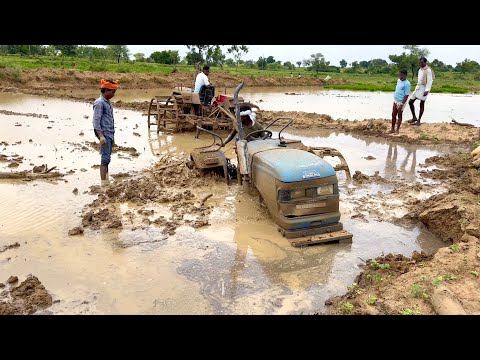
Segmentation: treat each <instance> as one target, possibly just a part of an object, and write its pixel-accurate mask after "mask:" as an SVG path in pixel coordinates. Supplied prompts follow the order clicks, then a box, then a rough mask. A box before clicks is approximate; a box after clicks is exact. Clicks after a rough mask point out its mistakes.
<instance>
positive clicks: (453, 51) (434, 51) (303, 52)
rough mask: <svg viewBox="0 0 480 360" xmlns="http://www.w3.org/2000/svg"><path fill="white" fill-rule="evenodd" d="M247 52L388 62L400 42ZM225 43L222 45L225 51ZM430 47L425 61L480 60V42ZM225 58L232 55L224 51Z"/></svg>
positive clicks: (147, 49) (149, 48) (143, 48)
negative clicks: (477, 43)
mask: <svg viewBox="0 0 480 360" xmlns="http://www.w3.org/2000/svg"><path fill="white" fill-rule="evenodd" d="M127 46H128V49H129V50H130V53H131V54H132V55H133V54H136V53H143V54H144V55H145V56H146V57H148V56H150V54H151V53H152V52H154V51H163V50H178V54H179V55H180V57H181V58H182V59H183V58H184V57H185V55H186V54H187V52H188V51H189V50H188V49H187V47H186V46H185V45H127ZM247 46H248V49H249V51H248V53H247V54H246V55H244V56H243V57H242V60H255V61H256V60H258V58H259V57H261V56H262V57H268V56H273V57H274V58H275V61H281V62H282V63H283V62H286V61H290V62H292V63H296V62H297V61H302V60H304V59H308V58H310V55H312V54H316V53H321V54H322V55H323V56H324V57H325V60H326V61H330V64H331V65H334V66H339V65H340V60H342V59H345V60H346V61H347V63H348V64H350V63H351V62H352V61H363V60H365V61H368V60H372V59H384V60H386V61H388V62H390V60H389V59H388V55H401V54H402V52H404V51H405V50H403V45H247ZM227 47H228V46H225V47H223V49H222V50H223V53H224V54H226V52H227V51H226V49H227ZM420 47H421V48H427V49H428V50H430V55H429V56H428V57H427V59H428V61H433V60H434V59H438V60H440V61H443V62H444V63H445V64H447V65H452V66H455V65H456V64H457V63H459V62H462V61H464V60H465V59H469V60H475V61H476V62H478V63H480V45H420ZM226 55H227V58H229V57H232V56H230V54H226Z"/></svg>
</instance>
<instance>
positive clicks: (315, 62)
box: [307, 53, 330, 73]
mask: <svg viewBox="0 0 480 360" xmlns="http://www.w3.org/2000/svg"><path fill="white" fill-rule="evenodd" d="M307 63H308V66H309V68H308V69H309V70H313V71H315V72H317V73H318V72H321V71H327V69H328V66H329V65H330V61H325V58H324V56H323V55H322V54H321V53H316V54H312V55H310V59H307Z"/></svg>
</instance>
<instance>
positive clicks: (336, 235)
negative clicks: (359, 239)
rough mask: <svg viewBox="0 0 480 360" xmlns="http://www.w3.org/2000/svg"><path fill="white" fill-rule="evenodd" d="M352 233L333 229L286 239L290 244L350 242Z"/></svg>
mask: <svg viewBox="0 0 480 360" xmlns="http://www.w3.org/2000/svg"><path fill="white" fill-rule="evenodd" d="M352 237H353V235H352V234H351V233H349V232H348V231H345V230H339V231H334V232H330V233H325V234H319V235H313V236H309V237H301V238H296V239H288V241H290V244H291V245H292V246H295V247H298V246H306V245H315V244H321V243H325V242H331V241H342V242H352Z"/></svg>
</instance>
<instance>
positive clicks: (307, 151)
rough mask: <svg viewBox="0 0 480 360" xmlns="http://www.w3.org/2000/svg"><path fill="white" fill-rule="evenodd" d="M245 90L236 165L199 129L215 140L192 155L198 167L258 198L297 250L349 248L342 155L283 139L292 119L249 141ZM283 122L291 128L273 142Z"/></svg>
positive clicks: (236, 98)
mask: <svg viewBox="0 0 480 360" xmlns="http://www.w3.org/2000/svg"><path fill="white" fill-rule="evenodd" d="M242 87H243V83H241V84H239V85H238V86H237V88H236V89H235V93H234V96H233V102H234V108H235V121H236V129H238V135H237V139H236V145H235V152H236V154H237V165H235V164H233V163H231V162H230V160H229V159H227V158H226V157H225V154H224V151H223V150H222V148H224V146H225V144H224V142H223V139H222V138H221V136H220V135H218V134H216V133H215V132H213V131H210V130H207V129H205V128H203V127H200V126H198V125H197V134H198V133H199V132H205V133H208V134H210V135H212V137H213V139H214V140H213V143H212V144H211V145H209V146H204V147H200V148H196V149H194V150H193V151H192V152H191V154H190V157H191V160H192V163H193V164H194V166H195V167H197V168H198V169H208V170H214V169H217V170H218V169H219V170H220V173H222V174H223V176H224V177H225V179H226V182H227V184H230V183H231V182H232V180H234V179H235V178H236V180H237V184H238V185H240V186H242V187H243V189H244V190H245V192H246V193H247V194H250V195H259V196H260V199H261V201H263V202H264V203H265V205H266V206H267V208H268V210H269V213H270V214H271V216H272V218H273V220H274V222H275V223H276V225H277V226H278V231H279V232H280V233H281V234H282V235H283V236H285V237H286V238H287V239H288V240H289V242H290V244H291V245H293V246H304V245H313V244H317V243H324V242H332V241H341V242H351V241H352V234H351V233H349V232H347V231H345V230H343V224H342V223H341V222H340V217H341V214H340V211H339V190H338V178H337V174H336V172H337V171H344V172H345V175H346V178H347V179H348V180H350V179H351V175H350V169H349V167H348V165H347V162H346V161H345V158H344V157H343V155H342V154H341V153H340V152H339V151H338V150H336V149H333V148H327V147H310V146H306V145H304V144H303V143H302V142H301V141H299V140H289V139H284V138H283V137H282V132H283V130H285V129H286V128H287V127H288V126H289V125H290V124H291V123H292V121H293V120H292V119H289V118H278V119H275V120H274V121H272V122H271V123H270V124H269V125H268V126H266V127H265V128H264V129H263V130H258V131H254V132H251V133H249V134H248V135H247V136H245V133H244V131H243V126H242V121H241V119H240V105H244V104H241V103H240V100H239V96H238V93H239V91H240V90H241V88H242ZM248 105H250V104H248ZM232 120H233V119H232ZM232 120H231V121H232ZM285 121H287V123H286V124H285V125H283V126H282V127H281V129H280V131H279V132H278V139H276V138H273V132H272V131H271V130H269V128H270V127H272V126H273V125H276V126H279V125H280V123H282V122H285ZM259 133H260V134H261V137H260V138H256V139H255V138H254V135H258V134H259ZM324 157H336V158H338V159H339V160H340V163H339V164H338V165H336V166H335V167H334V166H332V165H331V164H330V163H329V162H327V161H326V160H325V159H324Z"/></svg>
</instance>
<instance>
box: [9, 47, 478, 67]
mask: <svg viewBox="0 0 480 360" xmlns="http://www.w3.org/2000/svg"><path fill="white" fill-rule="evenodd" d="M185 46H186V47H187V49H188V50H189V51H188V53H187V54H186V56H185V57H184V58H183V59H182V58H181V57H180V56H179V53H178V51H177V50H164V51H155V52H153V53H152V54H150V56H148V57H146V56H145V54H143V53H136V54H132V56H133V59H132V58H131V56H130V55H131V54H130V51H129V49H128V47H127V45H104V46H103V47H97V46H89V45H0V54H2V55H7V54H9V55H20V56H58V57H61V58H62V59H64V58H65V57H77V58H84V59H89V60H103V61H107V60H110V61H116V62H117V63H120V62H132V61H134V62H147V63H148V62H150V63H159V64H168V65H177V64H185V65H194V64H196V63H201V64H208V65H211V66H218V67H220V68H223V67H224V66H227V67H236V68H238V66H242V67H245V68H251V69H260V70H290V71H293V70H295V69H297V68H303V69H305V70H307V71H312V72H316V73H319V72H346V73H368V74H382V73H385V74H389V73H395V72H398V70H400V69H402V68H406V69H407V70H408V71H411V73H412V74H414V73H416V71H417V69H418V58H419V57H420V56H425V57H427V58H428V55H429V54H430V52H429V50H428V49H427V48H420V47H419V46H418V45H404V46H403V49H404V50H405V51H404V52H403V53H402V54H400V55H389V56H388V58H389V60H390V62H391V63H388V62H387V61H386V60H384V59H372V60H369V61H353V62H351V63H350V64H348V63H347V61H346V60H345V59H342V60H341V61H340V66H334V65H331V64H330V62H329V61H327V60H326V59H325V57H324V56H323V54H321V53H316V54H311V55H310V57H309V58H307V59H302V60H299V61H296V62H295V63H292V62H290V61H286V62H282V61H279V60H276V59H275V58H274V57H273V56H267V57H259V58H258V59H257V60H243V59H242V58H243V57H245V55H247V54H248V51H249V49H248V46H246V45H231V46H230V47H228V48H227V51H226V53H224V52H223V51H222V48H221V45H185ZM227 55H230V57H228V58H227ZM429 65H430V66H431V67H432V68H433V69H434V70H435V71H440V72H445V71H456V72H461V73H470V72H475V73H476V72H480V64H479V63H478V62H476V61H474V60H470V59H465V60H464V61H462V62H459V63H457V64H456V66H452V65H447V64H445V63H443V62H442V61H440V60H439V59H434V60H433V61H429Z"/></svg>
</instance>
